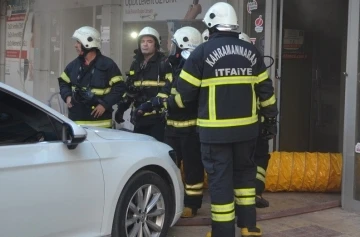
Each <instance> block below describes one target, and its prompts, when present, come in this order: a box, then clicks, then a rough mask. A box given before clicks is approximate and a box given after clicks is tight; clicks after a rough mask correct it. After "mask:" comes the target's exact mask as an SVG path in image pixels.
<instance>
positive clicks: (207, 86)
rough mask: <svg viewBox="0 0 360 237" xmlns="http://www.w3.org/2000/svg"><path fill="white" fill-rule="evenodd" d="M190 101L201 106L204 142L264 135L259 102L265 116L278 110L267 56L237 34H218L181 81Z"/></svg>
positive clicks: (187, 67)
mask: <svg viewBox="0 0 360 237" xmlns="http://www.w3.org/2000/svg"><path fill="white" fill-rule="evenodd" d="M177 91H178V93H179V96H178V97H179V99H178V100H181V101H182V103H183V104H184V105H185V107H186V105H187V104H191V103H197V104H198V116H197V117H198V118H197V125H198V128H199V135H200V141H201V142H203V143H233V142H241V141H246V140H251V139H254V138H256V137H257V136H258V134H259V131H258V129H259V123H258V113H257V108H256V104H257V100H258V99H259V101H260V110H261V113H262V115H263V116H264V117H269V118H273V117H276V115H277V113H278V110H277V107H276V99H275V95H274V88H273V85H272V81H271V79H270V78H269V75H268V72H267V69H266V66H265V64H264V61H263V58H262V56H261V55H260V53H259V52H258V50H257V49H256V48H255V46H254V45H252V44H251V43H248V42H245V41H243V40H239V38H238V34H237V33H228V32H226V33H225V32H218V33H214V34H212V35H211V37H210V40H209V41H208V42H206V43H203V44H201V45H200V46H198V47H197V48H196V49H195V50H194V52H192V53H191V55H190V57H189V58H188V59H187V60H186V62H185V65H184V67H183V70H182V71H181V73H180V77H179V81H178V83H177Z"/></svg>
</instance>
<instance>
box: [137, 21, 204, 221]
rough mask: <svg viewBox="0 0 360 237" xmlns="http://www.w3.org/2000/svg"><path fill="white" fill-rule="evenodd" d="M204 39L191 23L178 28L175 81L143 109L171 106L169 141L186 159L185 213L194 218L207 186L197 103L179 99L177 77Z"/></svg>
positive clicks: (173, 55) (173, 62) (172, 53)
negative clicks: (198, 131) (186, 103)
mask: <svg viewBox="0 0 360 237" xmlns="http://www.w3.org/2000/svg"><path fill="white" fill-rule="evenodd" d="M201 43H202V37H201V33H200V32H199V31H198V30H197V29H195V28H193V27H190V26H185V27H182V28H180V29H178V30H177V31H176V32H175V34H174V36H173V38H172V44H171V49H170V52H169V61H170V63H171V66H172V68H173V69H174V74H173V78H174V79H173V81H172V83H167V84H166V86H165V87H164V88H163V90H162V91H161V93H160V94H158V96H157V97H155V98H153V99H152V100H151V101H150V102H146V103H144V104H142V105H141V106H140V108H141V110H142V111H151V110H152V109H153V108H154V107H155V108H156V107H157V108H163V107H164V106H165V107H166V109H167V111H168V112H167V121H166V128H165V142H166V143H167V144H168V145H169V146H171V147H172V148H173V149H174V150H175V151H176V153H177V157H178V158H179V160H182V161H183V171H184V176H185V197H184V206H185V208H184V210H183V214H182V217H183V218H191V217H194V216H195V215H196V214H197V210H198V209H200V208H201V204H202V198H203V187H204V172H203V170H204V166H203V164H202V161H201V151H200V141H199V134H198V133H197V131H196V118H197V104H195V103H191V104H189V105H186V106H184V105H183V104H182V102H181V101H180V100H179V99H178V98H179V96H178V93H177V90H176V87H177V79H178V76H179V74H180V72H181V69H182V67H183V66H184V63H185V61H186V59H187V58H188V57H189V55H190V54H191V52H192V51H193V50H194V49H195V48H196V47H197V46H198V45H200V44H201Z"/></svg>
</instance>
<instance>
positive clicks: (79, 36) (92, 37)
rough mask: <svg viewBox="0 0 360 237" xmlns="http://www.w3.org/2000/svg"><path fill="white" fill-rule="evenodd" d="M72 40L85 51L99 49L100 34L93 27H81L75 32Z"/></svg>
mask: <svg viewBox="0 0 360 237" xmlns="http://www.w3.org/2000/svg"><path fill="white" fill-rule="evenodd" d="M72 38H73V39H76V40H77V41H79V42H80V43H81V44H82V45H83V46H84V48H85V49H91V48H98V49H100V48H101V37H100V33H99V31H97V30H96V29H95V28H93V27H90V26H83V27H81V28H79V29H77V30H75V32H74V34H73V36H72Z"/></svg>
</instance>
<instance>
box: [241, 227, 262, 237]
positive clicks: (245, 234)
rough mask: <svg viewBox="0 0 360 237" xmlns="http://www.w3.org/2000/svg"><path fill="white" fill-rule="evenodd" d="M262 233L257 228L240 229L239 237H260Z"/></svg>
mask: <svg viewBox="0 0 360 237" xmlns="http://www.w3.org/2000/svg"><path fill="white" fill-rule="evenodd" d="M261 236H262V232H261V229H260V228H259V227H249V228H241V237H261Z"/></svg>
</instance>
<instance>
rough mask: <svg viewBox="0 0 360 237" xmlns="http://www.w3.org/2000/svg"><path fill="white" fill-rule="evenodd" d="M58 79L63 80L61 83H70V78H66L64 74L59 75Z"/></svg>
mask: <svg viewBox="0 0 360 237" xmlns="http://www.w3.org/2000/svg"><path fill="white" fill-rule="evenodd" d="M60 78H61V79H63V81H65V82H67V83H70V82H71V81H70V78H69V77H68V75H66V73H65V72H63V73H61V75H60Z"/></svg>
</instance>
